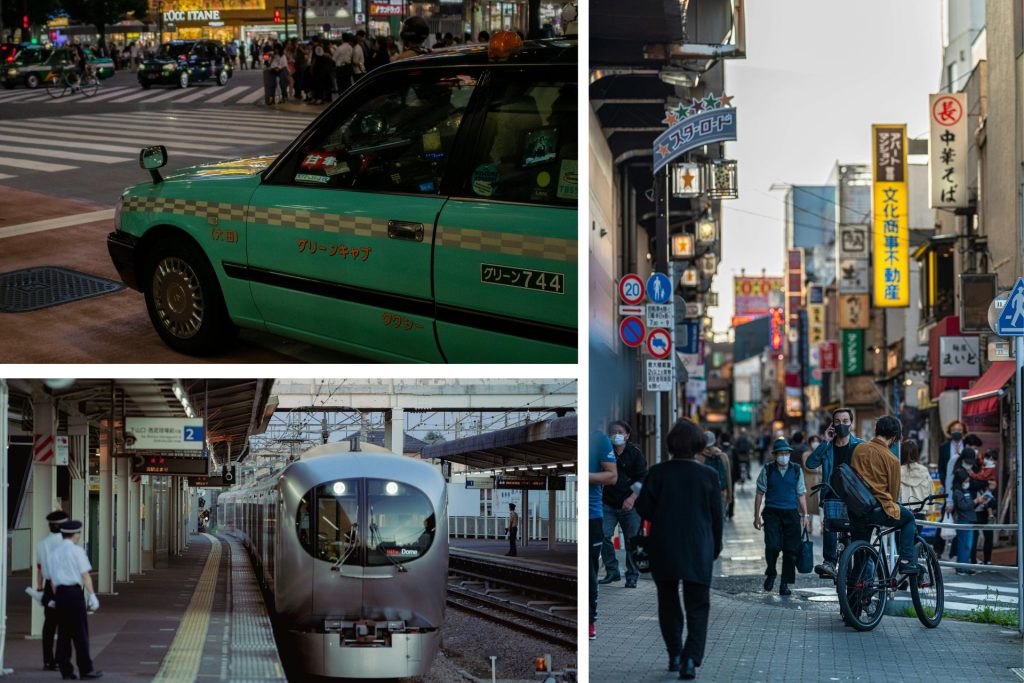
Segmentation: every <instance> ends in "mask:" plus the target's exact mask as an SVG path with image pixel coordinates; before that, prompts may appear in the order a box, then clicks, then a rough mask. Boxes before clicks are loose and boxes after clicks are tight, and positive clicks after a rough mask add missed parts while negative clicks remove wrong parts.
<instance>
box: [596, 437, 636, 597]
mask: <svg viewBox="0 0 1024 683" xmlns="http://www.w3.org/2000/svg"><path fill="white" fill-rule="evenodd" d="M608 434H609V438H610V440H611V442H612V448H613V449H614V450H615V461H616V469H617V472H618V478H617V479H616V481H615V485H614V486H605V487H603V490H602V492H601V504H602V508H601V512H602V515H603V517H602V524H603V529H602V535H603V536H604V542H603V543H602V544H601V559H602V560H603V561H604V578H603V579H601V580H600V581H599V582H598V583H599V584H601V585H605V584H608V583H613V582H615V581H621V580H622V575H621V574H619V560H618V558H617V557H615V544H614V543H613V542H612V541H613V539H614V538H615V526H616V525H618V526H619V528H620V529H622V534H623V535H624V536H625V537H626V543H625V544H624V545H623V547H627V545H628V543H629V541H630V540H631V539H632V538H634V537H635V536H636V535H637V534H638V533H640V515H639V514H637V511H636V510H635V509H633V506H634V504H635V503H636V499H637V496H639V495H640V488H641V486H642V485H643V481H644V477H646V476H647V459H646V458H645V457H644V454H643V453H641V452H640V449H639V448H637V446H636V444H634V443H633V442H632V441H630V440H629V435H630V429H629V425H628V424H626V423H625V422H622V421H621V420H616V421H615V422H612V423H611V425H609V427H608ZM639 578H640V570H639V569H637V567H636V561H635V560H634V559H633V553H630V552H627V553H626V588H636V582H637V579H639Z"/></svg>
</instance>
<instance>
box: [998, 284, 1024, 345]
mask: <svg viewBox="0 0 1024 683" xmlns="http://www.w3.org/2000/svg"><path fill="white" fill-rule="evenodd" d="M996 328H997V329H996V334H998V335H999V336H1000V337H1020V336H1024V277H1021V278H1017V284H1015V285H1014V286H1013V291H1011V292H1010V296H1009V297H1008V298H1007V299H1006V305H1005V306H1003V311H1002V313H1000V314H999V320H998V321H997V323H996Z"/></svg>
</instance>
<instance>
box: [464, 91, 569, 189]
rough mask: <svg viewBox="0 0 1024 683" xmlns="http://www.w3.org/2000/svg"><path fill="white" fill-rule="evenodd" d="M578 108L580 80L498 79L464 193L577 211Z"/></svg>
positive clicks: (490, 97)
mask: <svg viewBox="0 0 1024 683" xmlns="http://www.w3.org/2000/svg"><path fill="white" fill-rule="evenodd" d="M576 109H577V105H576V82H575V80H570V79H568V78H566V79H564V80H562V79H554V78H552V79H544V78H536V77H531V75H527V74H517V75H508V76H499V77H497V78H495V83H494V85H493V86H492V88H491V92H490V96H489V97H488V102H487V110H486V114H485V119H484V123H483V130H482V133H481V135H480V136H479V140H480V142H481V144H480V145H479V146H477V147H476V148H475V149H474V151H473V152H472V154H473V155H474V158H473V160H472V162H471V163H470V166H469V168H470V173H469V174H468V176H467V177H466V179H465V182H464V185H463V187H462V192H461V194H463V195H464V196H467V197H477V198H483V199H496V200H502V201H511V202H520V203H527V204H553V205H556V206H576V201H577V199H576V197H577V182H578V176H577V160H578V157H579V146H578V142H577V138H576V132H577V127H578V124H577V118H576Z"/></svg>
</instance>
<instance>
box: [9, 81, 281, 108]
mask: <svg viewBox="0 0 1024 683" xmlns="http://www.w3.org/2000/svg"><path fill="white" fill-rule="evenodd" d="M262 99H263V88H262V86H250V85H236V86H231V85H230V84H229V85H226V86H217V85H208V84H201V85H196V86H192V87H189V88H185V89H180V88H177V87H162V88H150V89H148V90H143V89H142V88H141V87H140V86H138V85H130V86H105V85H101V86H100V90H99V92H98V93H97V94H95V95H93V96H92V97H86V96H84V95H82V94H79V93H73V94H69V95H65V96H64V97H57V98H52V97H50V96H49V95H48V94H47V93H46V89H45V88H44V87H39V88H37V89H35V90H27V89H25V88H17V89H13V90H6V91H3V92H0V105H4V104H31V103H37V102H49V103H50V104H53V105H61V104H70V103H75V104H97V103H106V104H126V103H131V104H149V103H156V102H167V103H169V104H187V103H190V102H198V101H202V102H203V103H204V104H206V103H209V104H254V103H256V102H259V101H260V100H262Z"/></svg>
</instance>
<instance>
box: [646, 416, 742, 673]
mask: <svg viewBox="0 0 1024 683" xmlns="http://www.w3.org/2000/svg"><path fill="white" fill-rule="evenodd" d="M704 444H705V441H704V432H703V431H702V430H701V428H700V427H699V426H697V425H696V424H695V423H693V422H691V421H690V420H680V421H679V422H677V423H676V425H675V427H673V428H672V431H671V432H669V434H668V437H667V445H668V451H669V453H670V454H671V455H672V459H671V460H669V461H668V462H663V463H661V464H658V465H655V466H654V467H652V468H651V469H650V470H649V471H648V473H647V478H646V479H645V480H644V486H643V489H642V490H641V491H640V497H639V498H638V499H637V501H636V510H637V512H639V513H640V516H641V517H643V518H644V519H646V520H649V521H650V522H651V536H650V539H648V542H647V549H648V554H649V556H650V561H651V574H652V576H653V577H654V583H655V585H656V586H657V589H658V623H659V624H660V626H661V636H662V638H664V640H665V647H666V648H667V649H668V660H669V666H668V668H669V671H679V677H680V678H683V679H692V678H695V677H696V675H697V672H696V667H698V666H700V664H701V660H702V659H703V658H704V643H705V641H706V640H707V630H708V615H709V613H710V607H711V603H710V599H711V598H710V591H711V566H712V564H713V563H714V561H715V559H716V558H717V557H718V555H719V553H721V551H722V501H721V497H720V495H719V481H718V473H717V472H715V470H713V469H711V468H710V467H707V466H706V465H703V464H701V463H700V462H698V461H697V460H695V459H694V458H695V456H696V455H698V454H699V453H700V452H701V451H703V450H704ZM680 581H682V582H683V602H684V604H685V606H686V621H689V623H690V628H689V631H688V632H687V635H686V643H685V644H684V643H683V642H682V640H683V625H684V619H683V610H682V609H681V607H680V604H679V582H680Z"/></svg>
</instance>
